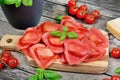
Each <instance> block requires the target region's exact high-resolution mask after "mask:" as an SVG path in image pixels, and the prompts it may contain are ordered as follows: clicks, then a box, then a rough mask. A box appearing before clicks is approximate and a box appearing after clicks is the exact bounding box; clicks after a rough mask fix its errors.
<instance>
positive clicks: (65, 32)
mask: <svg viewBox="0 0 120 80" xmlns="http://www.w3.org/2000/svg"><path fill="white" fill-rule="evenodd" d="M62 30H63V32H61V31H59V30H55V31H51V32H50V34H51V35H52V36H55V37H60V41H63V40H64V39H65V38H66V37H68V38H70V39H77V38H78V35H77V33H76V32H74V31H71V32H68V28H67V27H65V26H63V27H62Z"/></svg>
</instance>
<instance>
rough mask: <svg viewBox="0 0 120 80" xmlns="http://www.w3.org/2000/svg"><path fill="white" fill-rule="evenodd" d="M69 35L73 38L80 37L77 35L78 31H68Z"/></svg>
mask: <svg viewBox="0 0 120 80" xmlns="http://www.w3.org/2000/svg"><path fill="white" fill-rule="evenodd" d="M67 36H68V38H71V39H76V38H78V35H77V33H76V32H68V33H67Z"/></svg>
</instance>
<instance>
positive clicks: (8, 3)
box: [4, 0, 17, 5]
mask: <svg viewBox="0 0 120 80" xmlns="http://www.w3.org/2000/svg"><path fill="white" fill-rule="evenodd" d="M16 1H17V0H4V4H7V5H11V4H15V3H16Z"/></svg>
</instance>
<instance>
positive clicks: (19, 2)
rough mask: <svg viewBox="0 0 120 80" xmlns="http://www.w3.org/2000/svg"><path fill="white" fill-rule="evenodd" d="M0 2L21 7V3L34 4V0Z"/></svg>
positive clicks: (0, 2) (3, 0)
mask: <svg viewBox="0 0 120 80" xmlns="http://www.w3.org/2000/svg"><path fill="white" fill-rule="evenodd" d="M0 4H2V5H13V4H15V6H16V7H20V5H21V4H23V5H25V6H32V4H33V0H0Z"/></svg>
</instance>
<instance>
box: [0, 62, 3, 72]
mask: <svg viewBox="0 0 120 80" xmlns="http://www.w3.org/2000/svg"><path fill="white" fill-rule="evenodd" d="M2 69H3V64H2V62H0V70H2Z"/></svg>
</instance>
